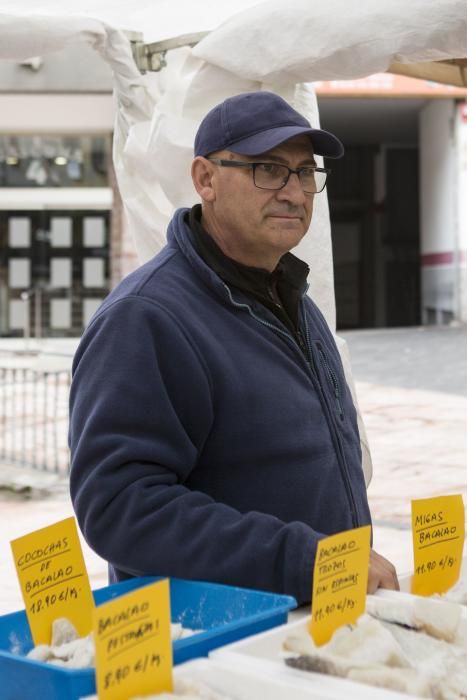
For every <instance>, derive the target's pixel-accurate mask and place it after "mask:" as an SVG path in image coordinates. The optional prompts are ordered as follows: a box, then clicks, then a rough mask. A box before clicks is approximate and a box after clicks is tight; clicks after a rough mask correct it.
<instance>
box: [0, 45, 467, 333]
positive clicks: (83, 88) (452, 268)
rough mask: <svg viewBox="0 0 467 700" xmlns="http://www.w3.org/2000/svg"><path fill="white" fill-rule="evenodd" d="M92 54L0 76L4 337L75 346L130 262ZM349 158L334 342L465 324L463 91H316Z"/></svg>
mask: <svg viewBox="0 0 467 700" xmlns="http://www.w3.org/2000/svg"><path fill="white" fill-rule="evenodd" d="M111 89H112V80H111V75H110V71H109V69H108V68H107V66H106V65H105V64H104V63H103V62H102V61H101V60H100V58H99V57H98V56H97V55H96V54H95V53H94V52H93V51H92V50H91V49H89V48H86V47H72V48H70V49H66V50H64V51H60V52H57V53H55V54H51V55H48V56H46V57H45V58H44V59H34V60H32V61H30V62H26V63H25V64H15V63H7V62H3V64H0V336H1V337H15V336H18V337H20V336H23V335H31V336H36V337H40V336H42V337H54V336H60V337H66V336H79V335H80V334H81V332H82V330H83V328H84V326H85V325H86V323H87V322H88V320H89V318H90V317H91V315H92V314H93V313H94V311H95V309H96V308H97V306H98V305H99V304H100V302H101V300H102V299H103V298H104V297H105V296H106V294H107V293H108V292H109V290H110V289H111V288H112V287H113V286H114V285H115V284H116V283H117V282H118V281H119V280H120V279H121V278H122V277H123V276H124V275H125V274H127V272H129V271H130V270H131V269H133V268H134V267H136V265H137V261H136V257H135V252H134V248H133V246H132V242H131V240H129V238H128V234H127V232H126V229H125V226H124V223H123V217H122V206H121V201H120V198H119V194H118V189H117V187H116V184H115V177H114V173H113V170H112V159H111V151H112V129H113V102H112V95H111ZM315 89H316V91H317V95H318V102H319V107H320V115H321V126H322V127H323V128H328V129H329V130H331V131H334V132H335V133H336V134H337V135H338V136H339V137H340V138H341V139H342V141H343V142H344V143H345V145H346V156H345V158H343V159H342V160H341V161H336V162H333V163H332V164H331V163H330V164H329V165H331V167H332V174H331V177H330V179H329V185H328V196H329V202H330V212H331V223H332V227H331V229H332V238H333V252H334V273H335V289H336V303H337V321H338V328H371V327H386V326H407V325H418V324H420V323H424V324H425V323H450V322H452V321H459V322H463V323H465V322H467V196H466V195H467V106H466V102H465V97H466V96H467V90H465V91H462V90H457V89H455V88H450V87H447V86H439V85H435V84H432V83H424V82H423V81H418V80H413V79H410V78H402V77H399V76H392V75H390V74H382V75H376V76H370V77H369V78H366V79H364V80H359V81H332V82H329V83H324V82H321V83H316V84H315Z"/></svg>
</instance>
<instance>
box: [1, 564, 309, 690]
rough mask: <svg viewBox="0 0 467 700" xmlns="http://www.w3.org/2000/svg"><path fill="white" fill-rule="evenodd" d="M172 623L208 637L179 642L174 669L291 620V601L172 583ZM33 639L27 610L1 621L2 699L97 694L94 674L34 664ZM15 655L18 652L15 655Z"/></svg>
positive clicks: (122, 588) (98, 595)
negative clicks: (28, 655)
mask: <svg viewBox="0 0 467 700" xmlns="http://www.w3.org/2000/svg"><path fill="white" fill-rule="evenodd" d="M158 580H160V579H159V578H156V577H145V578H133V579H129V580H128V581H122V582H120V583H117V584H114V585H113V586H107V587H105V588H100V589H99V590H96V591H94V600H95V602H96V605H100V604H102V603H105V602H107V601H109V600H111V599H112V598H116V597H118V596H120V595H122V594H123V593H128V592H129V591H132V590H134V589H135V588H138V587H140V586H144V585H147V584H149V583H153V582H154V581H158ZM170 601H171V617H172V622H180V623H182V625H183V626H184V627H191V628H192V629H201V630H203V632H201V633H200V634H195V635H193V636H191V637H187V638H186V639H180V640H177V641H176V642H174V645H173V655H174V664H180V663H182V662H183V661H188V660H189V659H194V658H197V657H200V656H207V654H208V653H209V652H210V651H211V650H212V649H216V648H217V647H220V646H223V645H224V644H229V643H230V642H234V641H236V640H237V639H242V638H243V637H247V636H249V635H251V634H256V633H258V632H262V631H263V630H267V629H270V628H271V627H276V625H280V624H282V623H284V622H286V621H287V613H288V611H289V610H292V609H293V608H295V607H296V605H297V603H296V601H295V599H294V598H291V597H290V596H283V595H274V594H272V593H263V592H261V591H253V590H249V589H246V588H235V587H233V586H223V585H221V584H216V583H203V582H201V581H185V580H181V579H170ZM32 646H33V643H32V638H31V633H30V630H29V624H28V621H27V617H26V613H25V612H24V610H20V611H18V612H14V613H10V614H9V615H3V616H2V617H0V698H1V700H78V698H81V697H83V696H85V695H91V694H92V693H95V691H96V684H95V675H94V669H81V670H72V669H65V668H60V667H58V666H53V665H51V664H45V663H42V662H38V661H31V660H30V659H27V658H26V657H25V654H27V653H28V651H29V650H30V649H31V648H32ZM13 650H14V652H15V653H12V651H13Z"/></svg>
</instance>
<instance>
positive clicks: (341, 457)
mask: <svg viewBox="0 0 467 700" xmlns="http://www.w3.org/2000/svg"><path fill="white" fill-rule="evenodd" d="M303 323H304V326H305V337H306V342H307V345H308V352H309V354H310V356H312V352H313V351H312V349H311V340H310V331H309V328H308V322H307V319H306V314H305V312H304V310H303ZM319 351H320V355H322V356H323V357H325V355H324V353H323V351H322V348H321V346H319ZM325 359H326V365H327V366H328V368H329V369H330V370H331V368H330V367H329V363H328V362H327V358H325ZM334 376H335V375H334ZM318 383H319V380H318ZM333 383H334V382H333ZM335 383H336V384H335V386H336V385H337V377H335ZM320 388H321V386H320ZM338 388H339V387H338V385H337V389H338ZM321 391H322V388H321ZM323 394H324V392H323ZM339 398H340V397H339ZM322 400H323V401H324V402H325V404H326V405H327V401H326V398H325V397H324V395H323V399H322ZM339 403H340V402H339ZM340 408H341V411H342V406H341V405H340ZM328 411H329V408H328ZM329 414H330V415H329V418H328V422H329V423H330V424H331V425H332V426H333V430H332V432H333V433H334V435H335V438H336V443H337V452H338V462H339V466H340V468H341V474H342V478H343V481H344V485H345V488H346V491H347V497H348V499H349V504H350V515H351V517H352V522H353V524H354V527H358V526H359V521H358V517H357V504H356V503H355V498H354V495H353V491H352V486H351V484H350V476H349V470H348V467H347V460H346V459H345V453H344V448H343V446H342V441H341V438H340V435H339V431H338V430H337V428H336V427H335V426H334V420H333V417H332V415H331V411H329ZM342 417H343V411H342Z"/></svg>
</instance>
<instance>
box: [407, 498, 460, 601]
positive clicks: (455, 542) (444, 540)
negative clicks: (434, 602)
mask: <svg viewBox="0 0 467 700" xmlns="http://www.w3.org/2000/svg"><path fill="white" fill-rule="evenodd" d="M464 538H465V511H464V502H463V500H462V496H460V495H456V496H438V497H437V498H422V499H419V500H417V501H412V539H413V551H414V575H413V577H412V593H416V594H417V595H432V594H433V593H445V592H446V591H448V590H449V589H450V588H451V587H452V586H453V585H454V584H455V583H456V581H457V580H458V578H459V575H460V570H461V565H462V552H463V548H464Z"/></svg>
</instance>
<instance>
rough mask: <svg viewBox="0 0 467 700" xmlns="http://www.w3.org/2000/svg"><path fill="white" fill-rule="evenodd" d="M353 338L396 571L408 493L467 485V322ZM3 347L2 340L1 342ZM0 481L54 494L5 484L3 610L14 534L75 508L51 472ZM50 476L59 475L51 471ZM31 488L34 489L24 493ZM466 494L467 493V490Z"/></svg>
mask: <svg viewBox="0 0 467 700" xmlns="http://www.w3.org/2000/svg"><path fill="white" fill-rule="evenodd" d="M342 335H343V336H344V337H345V338H346V340H347V341H348V343H349V347H350V351H351V355H352V359H353V367H354V373H355V377H356V380H357V393H358V398H359V403H360V407H361V409H362V412H363V415H364V420H365V424H366V426H367V431H368V435H369V439H370V444H371V448H372V454H373V461H374V476H373V481H372V483H371V485H370V488H369V499H370V505H371V508H372V513H373V517H374V521H375V548H376V549H378V551H380V552H381V554H383V555H385V556H387V557H388V558H389V559H391V560H392V561H394V563H395V564H396V566H397V569H398V571H399V572H401V573H404V572H408V571H409V570H410V568H411V563H412V549H411V534H410V529H409V528H410V500H411V499H412V498H423V497H428V496H435V495H440V494H449V493H463V494H464V495H467V429H466V428H467V328H465V327H463V328H442V329H431V328H430V329H396V330H381V331H358V332H351V333H343V334H342ZM0 349H1V347H0ZM0 476H1V479H0V482H1V483H3V484H5V485H8V484H10V485H11V484H12V483H15V484H16V488H18V489H20V488H25V487H26V486H27V485H30V484H31V483H34V484H35V485H36V487H37V486H42V487H47V489H48V495H47V496H45V495H44V494H43V493H42V494H41V493H38V492H37V488H36V490H33V491H32V492H31V491H30V490H29V491H23V492H19V493H13V492H12V490H11V487H10V488H8V489H7V488H5V489H3V490H0V614H2V613H5V612H10V611H11V610H14V609H16V608H18V607H22V602H21V597H20V594H19V589H18V584H17V582H16V578H15V574H14V569H13V562H12V558H11V554H10V548H9V540H11V539H13V538H15V537H19V536H21V535H23V534H25V533H27V532H29V531H31V530H33V529H36V528H39V527H43V526H45V525H48V524H50V523H52V522H55V521H57V520H60V519H62V518H65V517H68V516H69V515H72V509H71V504H70V502H69V499H68V496H67V492H66V489H65V488H64V486H63V484H60V483H55V484H54V483H50V478H49V483H48V484H45V483H44V477H41V476H38V475H37V473H36V474H33V475H32V476H33V479H31V478H30V475H29V474H27V473H24V474H23V484H22V485H21V483H19V481H18V477H17V470H16V471H14V473H13V471H8V470H7V469H6V467H2V468H1V470H0ZM52 481H53V480H52ZM27 493H29V498H26V495H27ZM464 500H465V502H466V503H467V497H466V498H464ZM83 547H84V551H85V558H86V562H87V565H88V569H89V573H90V577H91V581H92V585H93V587H96V586H99V585H105V583H106V568H105V564H104V562H102V561H101V560H100V559H99V557H97V556H96V555H95V554H94V553H93V552H91V551H90V550H89V548H87V546H86V545H85V543H83Z"/></svg>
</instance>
